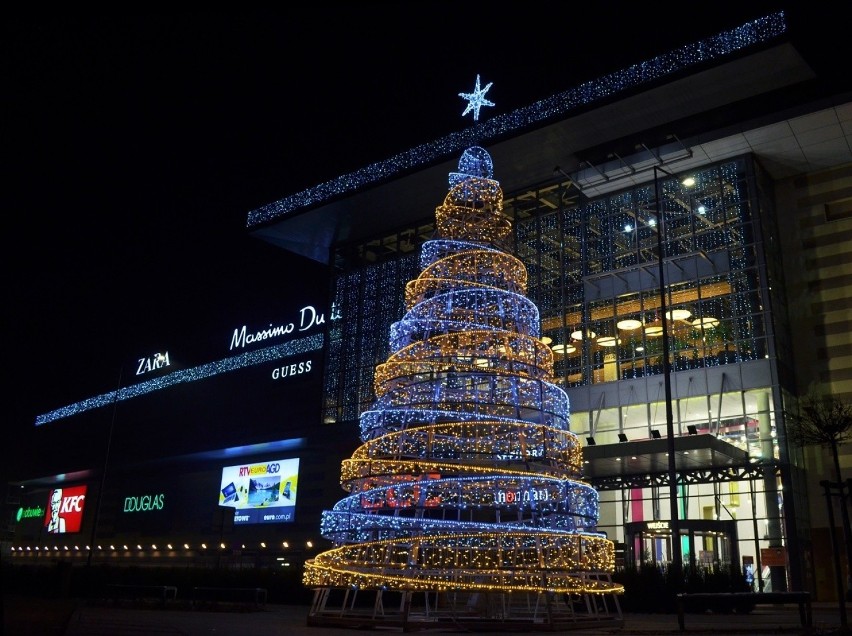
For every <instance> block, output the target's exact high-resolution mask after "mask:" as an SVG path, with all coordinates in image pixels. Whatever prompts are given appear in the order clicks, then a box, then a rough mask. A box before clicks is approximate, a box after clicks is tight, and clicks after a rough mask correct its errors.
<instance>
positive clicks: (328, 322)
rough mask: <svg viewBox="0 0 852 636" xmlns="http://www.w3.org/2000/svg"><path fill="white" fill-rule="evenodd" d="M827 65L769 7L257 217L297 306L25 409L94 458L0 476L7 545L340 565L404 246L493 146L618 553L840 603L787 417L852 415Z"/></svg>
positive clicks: (832, 96) (802, 453)
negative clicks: (816, 409) (337, 544)
mask: <svg viewBox="0 0 852 636" xmlns="http://www.w3.org/2000/svg"><path fill="white" fill-rule="evenodd" d="M831 69H832V66H831V65H830V64H825V60H822V59H821V58H820V57H819V55H817V54H816V53H814V51H812V50H809V49H808V46H807V45H806V44H805V43H804V42H798V41H797V38H796V29H795V25H790V24H788V21H787V17H786V16H784V15H783V14H772V15H769V16H766V17H765V18H763V19H760V20H757V21H755V22H752V23H748V24H745V25H742V26H741V27H739V28H736V29H733V30H731V31H728V32H724V33H720V34H718V35H716V36H714V37H711V38H708V39H706V40H702V41H700V42H695V43H694V44H691V45H688V46H685V47H682V48H680V49H677V50H674V51H671V52H670V53H668V54H665V55H662V56H660V57H658V58H655V59H652V60H646V61H639V62H637V64H635V65H634V66H631V67H629V68H626V69H622V70H619V71H616V72H614V73H612V74H610V75H607V76H605V77H602V78H600V79H597V80H594V81H591V82H588V83H586V84H583V85H581V86H577V87H574V88H571V89H569V90H567V91H565V92H564V93H560V94H557V95H554V96H553V97H551V98H548V99H546V100H543V101H541V102H536V103H534V104H531V105H530V106H528V107H526V108H522V109H519V110H516V111H513V112H509V113H504V114H496V115H491V114H490V113H489V112H488V111H487V109H486V110H483V111H482V117H481V119H480V120H477V121H476V122H474V123H473V125H471V126H470V127H469V128H466V129H464V130H462V131H460V132H458V133H454V134H452V135H449V136H447V137H445V138H441V139H437V140H435V141H434V142H432V143H429V144H425V145H423V146H420V147H417V148H414V149H411V150H409V151H407V152H404V153H401V154H399V155H396V156H394V157H390V158H389V159H388V160H387V161H385V162H380V163H376V164H372V165H369V166H365V167H364V168H363V169H361V170H358V171H356V172H353V173H350V174H345V175H341V176H340V177H339V178H337V179H335V180H332V181H330V182H327V183H324V184H321V185H320V186H317V187H315V188H311V189H309V190H305V191H303V192H299V193H295V194H293V195H291V196H288V197H286V198H284V199H281V200H280V201H276V202H273V203H270V204H269V205H267V206H264V207H262V208H260V209H256V210H252V211H249V213H248V220H247V228H248V231H249V233H250V234H251V235H252V236H254V237H256V238H257V239H258V244H259V249H262V250H264V251H268V250H270V249H271V250H272V251H273V252H279V251H280V250H286V251H288V252H291V253H294V254H298V255H301V256H302V257H304V259H305V263H306V266H305V269H304V272H302V274H303V275H304V276H307V277H312V279H313V280H315V281H316V284H315V285H313V286H312V287H311V289H312V290H313V291H311V292H306V293H305V294H304V295H303V296H300V297H290V298H280V297H277V294H276V293H273V294H269V293H265V294H260V293H259V294H258V298H257V303H256V304H255V305H253V307H254V308H255V313H253V314H252V315H239V314H237V313H235V314H233V315H225V316H220V317H217V318H216V319H215V320H210V321H209V324H207V325H204V324H202V325H198V324H196V325H193V330H194V331H193V333H194V334H195V336H196V338H197V341H196V342H194V343H191V344H192V346H190V344H189V339H187V340H186V341H184V342H181V343H179V345H176V346H175V347H174V348H169V349H161V350H157V351H148V350H140V351H138V352H128V362H127V364H126V365H125V366H126V367H127V368H129V369H130V370H129V372H127V371H126V372H125V373H124V374H123V379H122V380H121V381H120V382H119V386H118V387H117V388H116V387H115V386H113V387H108V386H107V387H104V391H103V392H102V393H100V394H98V395H96V396H94V397H90V398H85V399H82V400H81V401H80V402H75V403H73V404H68V405H57V408H56V410H54V411H51V412H48V413H45V414H43V415H40V416H39V418H37V421H36V422H35V423H34V424H35V425H36V427H37V428H38V429H39V435H42V436H43V438H44V440H45V445H51V444H52V445H56V444H60V445H61V443H62V440H68V439H71V437H72V436H73V435H84V436H88V437H87V439H91V440H103V439H108V440H110V443H109V444H108V445H107V446H106V451H104V444H103V443H102V442H101V441H97V442H95V441H93V442H92V443H91V444H89V445H85V444H84V445H83V446H84V447H85V448H83V449H82V450H80V451H79V453H75V456H74V457H73V458H68V457H65V456H62V457H59V456H58V455H57V457H56V458H55V463H54V464H53V465H55V466H56V469H55V470H51V471H49V475H50V476H45V474H21V475H20V479H16V480H15V481H14V482H13V483H12V484H10V501H11V503H12V505H13V507H14V510H15V511H16V519H14V520H13V521H14V523H13V524H12V527H11V532H10V533H9V534H8V537H7V538H8V541H7V542H5V543H4V555H3V557H4V558H6V557H7V554H8V555H9V558H10V559H12V560H13V561H14V560H26V561H29V562H33V561H35V562H39V561H41V562H51V561H53V560H55V559H56V558H57V557H61V558H64V559H68V560H72V561H78V562H84V561H91V560H96V561H97V562H117V563H151V562H156V563H164V562H171V563H214V562H215V563H217V564H219V565H221V564H223V563H224V564H227V565H229V566H234V567H237V566H239V567H251V566H275V567H292V568H298V567H301V564H302V563H303V562H304V560H305V559H307V558H310V556H311V555H312V554H314V553H315V552H316V551H317V550H319V549H322V548H324V547H328V545H329V544H328V542H327V541H325V540H324V539H322V538H321V537H320V536H319V529H320V521H319V520H320V515H321V513H322V511H323V510H325V509H328V508H330V507H331V506H333V504H334V502H335V501H337V500H338V499H340V497H341V496H342V491H341V488H340V484H339V476H340V462H341V461H342V460H344V459H345V458H347V457H349V455H350V454H351V452H352V451H353V450H354V449H355V447H356V446H357V445H358V443H359V434H360V431H359V415H360V414H361V413H362V412H363V411H365V410H368V409H369V408H370V406H371V404H372V403H373V400H374V399H375V395H374V388H373V374H374V370H375V367H376V365H378V364H380V363H382V362H384V361H385V360H386V359H387V357H388V353H389V349H388V347H389V344H388V343H389V335H390V334H391V330H392V326H393V325H394V323H396V322H397V321H398V320H399V319H400V318H401V316H402V315H403V313H404V311H405V304H404V300H405V288H406V283H408V282H409V281H410V280H412V279H414V278H416V277H417V275H418V273H419V272H420V266H419V246H420V245H421V244H422V243H423V242H424V241H426V240H429V239H431V238H433V237H434V233H435V207H436V206H437V205H439V204H440V202H441V201H442V199H443V197H444V196H445V194H446V191H447V175H448V174H449V173H451V172H453V171H455V170H456V168H457V165H458V161H459V157H460V156H461V155H462V153H463V152H464V151H465V149H467V148H468V147H471V146H481V147H483V148H485V149H486V150H487V152H488V153H489V154H490V156H491V158H492V159H493V165H494V178H495V179H497V180H498V181H499V182H500V185H501V187H502V190H503V193H504V197H505V198H504V213H505V215H506V216H507V217H508V218H509V219H510V220H511V223H512V230H513V233H512V243H513V245H512V247H513V251H514V254H515V255H516V256H517V257H518V258H519V259H520V260H521V261H522V262H523V264H524V265H525V266H526V269H527V277H528V278H527V295H528V296H529V298H530V299H532V300H533V302H534V303H535V305H536V306H537V308H538V312H539V315H540V321H541V334H542V340H543V341H544V342H545V343H546V344H548V345H549V346H550V348H551V350H552V352H553V356H554V361H555V376H556V379H555V381H556V382H557V383H558V384H559V385H560V386H561V387H562V388H564V390H565V391H566V392H567V394H568V396H569V399H570V410H571V430H572V431H573V432H574V433H576V434H577V435H578V436H579V437H580V439H581V440H582V441H583V443H584V449H583V455H584V467H585V478H586V479H587V480H588V482H589V483H590V484H592V485H593V486H594V487H595V488H596V489H597V490H598V491H599V493H600V514H601V518H600V523H599V525H598V529H599V530H600V531H602V532H605V533H606V535H607V536H608V537H609V538H610V539H612V540H614V541H615V542H616V546H617V563H618V564H648V563H653V564H666V563H670V562H672V560H673V558H675V556H673V555H677V553H678V552H679V553H680V555H681V558H682V559H683V561H684V562H685V563H692V564H695V565H703V566H706V567H711V568H718V567H731V566H733V567H736V568H741V569H742V570H743V572H744V573H747V575H748V576H750V577H753V581H754V588H755V589H774V590H779V589H807V590H812V591H813V592H814V593H815V594H816V595H817V598H820V599H825V600H827V599H831V598H833V595H834V594H835V593H836V592H835V576H834V570H833V568H834V567H835V564H836V563H838V562H839V563H845V555H844V556H843V558H842V559H840V560H839V561H838V560H836V559H835V558H834V556H833V554H832V552H833V550H832V546H835V547H836V550H834V552H838V551H839V552H840V553H841V554H843V545H844V543H843V540H842V538H841V537H842V536H843V535H842V528H841V521H840V510H841V508H840V506H839V505H838V504H839V497H836V498H835V501H834V505H835V507H834V508H833V510H834V511H835V512H833V513H832V515H833V518H834V523H835V526H836V527H837V531H836V533H835V537H834V539H833V538H832V533H831V532H830V529H829V521H828V519H829V514H828V512H827V499H826V497H825V492H824V490H823V488H822V487H821V486H820V485H819V482H820V480H823V479H826V478H831V479H833V478H834V475H833V473H832V464H831V462H830V457H829V455H828V454H827V452H826V451H824V450H823V449H820V448H810V447H808V448H801V447H797V446H796V445H795V444H793V443H791V441H790V439H788V436H787V434H786V428H785V427H786V423H787V422H788V421H789V418H788V416H787V414H788V413H791V412H795V410H796V408H797V403H798V400H799V399H800V398H801V397H803V396H805V395H806V394H807V393H808V392H809V391H810V390H811V389H812V388H817V389H819V390H821V391H823V392H827V393H831V394H833V395H834V396H836V397H838V398H841V399H850V398H852V340H850V333H852V148H851V147H850V136H851V135H852V103H850V92H849V82H848V77H847V76H846V75H847V72H846V69H839V70H838V71H837V72H836V73H834V72H833V71H832V70H831ZM268 258H270V262H272V261H274V259H275V255H274V254H270V255H269V256H268ZM276 284H280V283H276V282H275V281H270V285H271V287H270V289H271V290H274V289H275V287H274V286H275V285H276ZM271 297H273V298H276V299H275V300H272V301H270V300H269V299H270V298H271ZM128 378H131V379H128ZM178 423H179V426H178ZM140 430H145V431H151V433H149V434H148V435H146V440H145V441H142V440H140V439H139V438H138V437H137V436H134V435H133V434H131V433H130V431H140ZM69 431H73V432H69ZM166 437H167V438H168V439H169V443H168V444H167V445H166V444H164V443H162V442H163V439H164V438H166ZM166 448H168V451H167V452H166V451H165V449H166ZM845 448H846V449H848V447H845ZM841 451H842V453H843V454H842V455H841V467H842V470H843V471H845V472H844V475H843V478H844V479H846V478H848V477H850V475H852V455H850V454H849V452H848V450H846V452H843V451H844V447H841ZM58 489H62V492H61V493H57V492H56V491H57V490H58ZM60 521H61V522H62V524H63V525H64V526H65V528H64V532H62V530H61V529H59V532H58V533H57V528H58V527H59V526H58V524H59V523H60ZM674 536H678V540H677V541H673V540H672V539H673V537H674ZM285 564H286V565H285Z"/></svg>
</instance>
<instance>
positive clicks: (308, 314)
mask: <svg viewBox="0 0 852 636" xmlns="http://www.w3.org/2000/svg"><path fill="white" fill-rule="evenodd" d="M297 323H298V325H299V326H298V330H299V331H307V330H308V329H311V328H312V327H317V326H319V325H323V324H325V314H320V313H317V310H316V309H314V307H313V306H312V305H308V306H306V307H302V309H301V310H300V311H299V316H298V319H297V320H296V321H294V322H288V323H286V324H280V325H269V326H268V327H267V328H266V329H260V330H259V331H255V332H253V333H252V332H249V330H248V325H243V326H242V327H238V328H237V329H234V333H233V335H232V336H231V346H230V347H229V349H230V350H231V351H233V350H234V349H243V348H245V346H246V345H250V344H255V343H257V342H262V341H264V340H272V339H275V338H280V337H282V336H286V335H289V334H291V333H293V332H294V331H296V329H297V327H296V324H297Z"/></svg>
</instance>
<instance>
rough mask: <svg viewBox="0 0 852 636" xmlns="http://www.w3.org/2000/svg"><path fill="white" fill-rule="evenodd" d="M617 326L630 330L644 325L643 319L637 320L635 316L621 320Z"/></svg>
mask: <svg viewBox="0 0 852 636" xmlns="http://www.w3.org/2000/svg"><path fill="white" fill-rule="evenodd" d="M615 326H616V327H618V328H619V329H623V330H625V331H630V330H631V329H638V328H639V327H641V326H642V321H641V320H636V319H635V318H627V319H626V320H619V321H618V322H617V323H615Z"/></svg>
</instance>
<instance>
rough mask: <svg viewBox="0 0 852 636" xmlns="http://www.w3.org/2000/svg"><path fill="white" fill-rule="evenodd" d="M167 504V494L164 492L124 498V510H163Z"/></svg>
mask: <svg viewBox="0 0 852 636" xmlns="http://www.w3.org/2000/svg"><path fill="white" fill-rule="evenodd" d="M165 505H166V496H165V495H164V494H163V493H159V494H156V495H140V496H137V497H125V498H124V512H151V511H152V510H162V509H163V508H164V507H165Z"/></svg>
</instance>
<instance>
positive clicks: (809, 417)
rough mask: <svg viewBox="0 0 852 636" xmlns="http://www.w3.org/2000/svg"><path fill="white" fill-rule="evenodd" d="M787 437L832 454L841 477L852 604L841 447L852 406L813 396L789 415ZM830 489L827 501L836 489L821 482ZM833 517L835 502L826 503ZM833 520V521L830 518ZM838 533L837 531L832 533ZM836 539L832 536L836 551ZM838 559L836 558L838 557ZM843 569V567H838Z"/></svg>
mask: <svg viewBox="0 0 852 636" xmlns="http://www.w3.org/2000/svg"><path fill="white" fill-rule="evenodd" d="M787 436H788V437H789V438H790V439H791V440H792V441H794V442H796V443H798V444H799V445H800V446H816V445H819V446H822V447H824V448H829V449H830V450H831V456H832V459H833V460H834V471H835V474H836V476H837V484H836V487H837V488H838V489H839V494H840V511H841V521H842V523H843V534H844V538H845V543H846V550H845V551H846V597H847V598H848V599H849V600H852V528H850V524H849V512H848V510H847V506H846V497H847V490H849V491H850V492H849V495H852V480H847V483H846V484H844V483H843V475H842V474H841V472H840V447H841V446H842V445H843V444H844V443H845V442H847V441H850V439H852V402H849V401H843V400H840V399H838V398H836V397H834V396H833V395H819V394H817V393H815V392H811V393H810V394H809V395H808V397H806V398H804V399H803V400H802V401H801V402H800V403H799V411H798V413H795V414H788V423H787ZM820 484H821V485H822V486H823V487H824V488H825V489H826V499H827V500H828V499H831V498H833V497H832V496H830V493H831V492H832V485H831V484H830V482H828V481H823V482H820ZM826 504H827V505H828V506H829V514H831V505H832V503H831V501H826ZM829 518H831V517H829ZM831 532H832V533H833V532H834V529H833V528H832V529H831ZM833 546H834V535H833V534H832V547H833ZM835 558H836V557H835ZM838 569H839V563H838ZM838 594H839V596H840V598H841V603H842V602H843V601H842V598H843V588H842V582H841V580H840V579H838ZM841 619H842V620H841V622H842V624H843V625H844V626H845V625H846V615H845V608H843V609H842V610H841Z"/></svg>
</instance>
